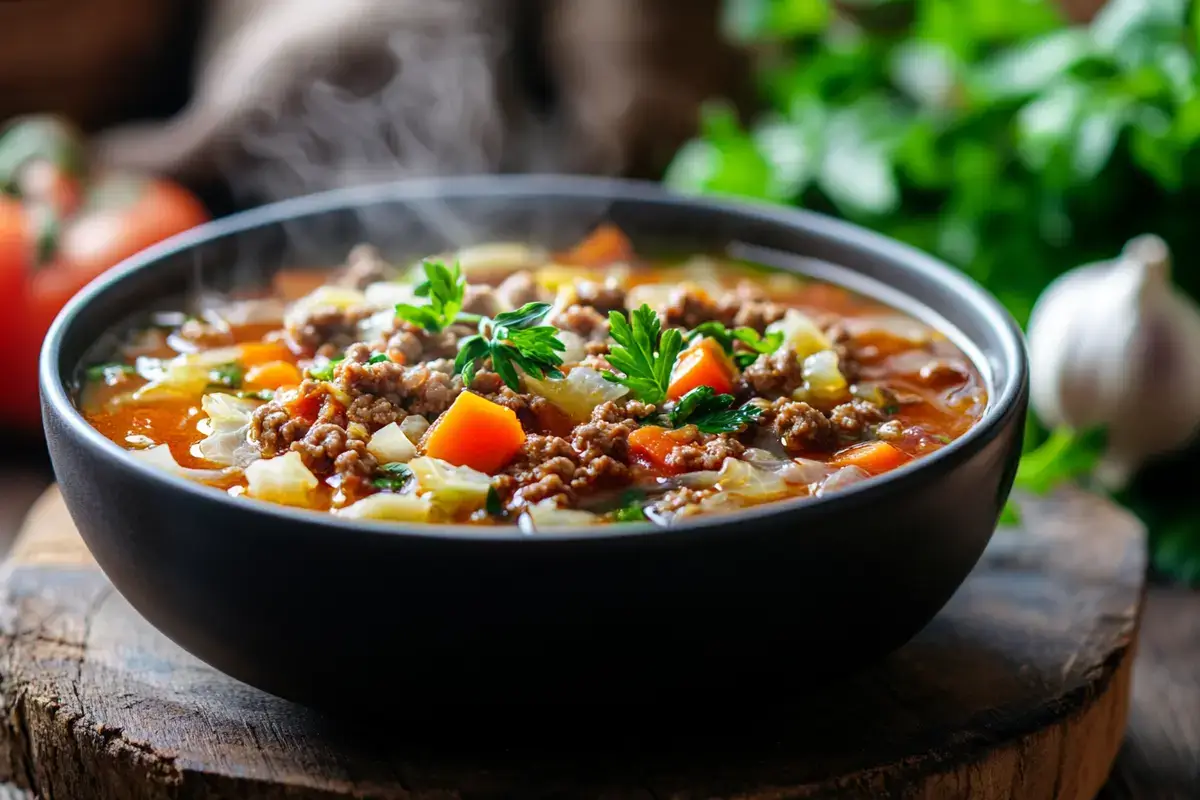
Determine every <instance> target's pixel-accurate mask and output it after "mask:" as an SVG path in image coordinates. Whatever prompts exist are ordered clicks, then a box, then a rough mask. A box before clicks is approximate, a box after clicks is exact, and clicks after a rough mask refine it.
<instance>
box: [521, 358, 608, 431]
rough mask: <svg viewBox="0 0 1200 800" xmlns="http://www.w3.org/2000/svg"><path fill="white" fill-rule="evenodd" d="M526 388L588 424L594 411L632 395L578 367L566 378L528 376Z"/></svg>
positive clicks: (594, 371)
mask: <svg viewBox="0 0 1200 800" xmlns="http://www.w3.org/2000/svg"><path fill="white" fill-rule="evenodd" d="M525 387H526V388H527V389H528V390H529V391H531V392H533V393H534V394H538V395H541V396H542V397H544V398H546V399H547V400H549V401H550V402H551V403H553V404H554V405H556V406H558V407H559V408H560V409H562V410H563V411H564V412H565V413H566V414H567V416H569V417H570V418H571V419H572V420H574V421H575V422H587V421H588V420H589V419H591V418H592V410H593V409H594V408H596V407H597V406H599V405H603V404H604V403H607V402H608V401H609V400H616V399H618V398H621V397H624V396H625V395H626V394H628V393H629V389H628V388H627V387H625V386H622V385H621V384H619V383H613V382H612V381H606V380H605V379H604V375H603V374H602V373H600V372H599V371H597V370H594V369H592V368H591V367H575V368H574V369H572V370H571V371H570V372H568V373H567V376H566V377H565V378H546V379H544V380H538V379H537V378H534V377H532V376H530V375H526V376H525Z"/></svg>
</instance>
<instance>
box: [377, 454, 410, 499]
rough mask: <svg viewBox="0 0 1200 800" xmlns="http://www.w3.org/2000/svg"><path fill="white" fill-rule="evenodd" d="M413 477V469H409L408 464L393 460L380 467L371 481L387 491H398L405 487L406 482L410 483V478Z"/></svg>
mask: <svg viewBox="0 0 1200 800" xmlns="http://www.w3.org/2000/svg"><path fill="white" fill-rule="evenodd" d="M411 477H412V470H411V469H409V467H408V464H402V463H400V462H399V461H393V462H390V463H388V464H383V465H381V466H380V467H379V470H378V474H377V475H376V476H375V479H374V480H373V481H371V485H372V486H374V487H375V488H376V489H380V490H382V491H385V492H398V491H400V490H401V489H403V488H404V484H406V483H408V479H409V478H411Z"/></svg>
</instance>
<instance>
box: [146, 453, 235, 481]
mask: <svg viewBox="0 0 1200 800" xmlns="http://www.w3.org/2000/svg"><path fill="white" fill-rule="evenodd" d="M129 454H130V455H131V456H133V457H134V458H136V459H137V460H138V461H141V462H142V463H144V464H149V465H150V466H152V467H155V468H157V469H161V470H162V471H163V472H170V473H172V474H173V475H178V476H179V477H181V478H188V479H189V480H193V481H199V482H201V483H205V482H208V481H215V480H219V479H221V478H224V477H225V476H226V475H228V474H229V470H224V469H191V468H189V467H184V466H181V465H180V464H179V462H178V461H176V460H175V456H174V455H173V454H172V453H171V448H170V447H168V446H167V445H165V444H160V445H155V446H154V447H148V448H146V449H145V450H130V451H129Z"/></svg>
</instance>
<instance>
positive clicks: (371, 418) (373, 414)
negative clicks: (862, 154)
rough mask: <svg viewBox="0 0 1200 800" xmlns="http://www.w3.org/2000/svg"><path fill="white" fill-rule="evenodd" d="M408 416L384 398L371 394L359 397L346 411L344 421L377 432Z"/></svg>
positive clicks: (404, 411)
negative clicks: (355, 423) (346, 420)
mask: <svg viewBox="0 0 1200 800" xmlns="http://www.w3.org/2000/svg"><path fill="white" fill-rule="evenodd" d="M407 416H408V412H407V411H406V410H404V409H403V408H401V407H400V406H398V405H396V404H395V403H393V402H392V401H390V400H388V399H387V398H386V397H377V396H375V395H373V394H364V395H359V396H358V397H356V398H354V400H353V401H351V403H350V407H349V408H347V409H346V419H348V420H349V421H350V422H357V423H359V424H360V425H365V426H366V427H367V430H369V431H372V432H374V431H377V430H379V429H380V428H382V427H384V426H385V425H390V424H391V423H393V422H399V421H401V420H402V419H404V418H405V417H407Z"/></svg>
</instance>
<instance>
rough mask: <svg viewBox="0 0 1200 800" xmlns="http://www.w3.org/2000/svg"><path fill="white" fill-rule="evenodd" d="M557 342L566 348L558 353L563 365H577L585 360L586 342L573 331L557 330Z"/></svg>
mask: <svg viewBox="0 0 1200 800" xmlns="http://www.w3.org/2000/svg"><path fill="white" fill-rule="evenodd" d="M558 340H559V341H560V342H562V343H563V345H564V346H565V347H566V348H567V349H566V350H563V351H562V352H561V353H559V355H560V356H561V357H562V360H563V364H578V363H579V362H580V361H583V360H584V359H585V358H587V340H585V339H584V338H583V337H582V336H580V335H579V334H578V333H575V331H564V330H562V329H559V331H558Z"/></svg>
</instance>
